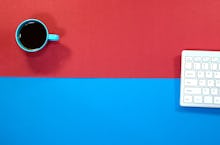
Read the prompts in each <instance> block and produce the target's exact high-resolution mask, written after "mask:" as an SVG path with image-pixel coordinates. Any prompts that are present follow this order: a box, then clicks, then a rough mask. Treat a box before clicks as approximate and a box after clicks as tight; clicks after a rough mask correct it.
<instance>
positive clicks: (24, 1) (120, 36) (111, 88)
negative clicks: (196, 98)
mask: <svg viewBox="0 0 220 145" xmlns="http://www.w3.org/2000/svg"><path fill="white" fill-rule="evenodd" d="M219 8H220V2H219V1H218V0H212V1H210V0H184V1H176V0H166V1H164V0H92V1H91V0H62V1H60V0H47V1H43V0H38V1H33V0H20V1H13V0H5V1H4V2H2V4H1V5H0V19H1V25H0V76H1V77H0V83H1V84H0V144H1V145H39V144H41V145H52V144H53V145H70V144H77V145H88V144H90V145H134V144H135V145H146V144H156V145H160V144H161V145H162V144H170V145H176V144H179V145H185V144H193V145H203V144H204V145H206V144H220V140H219V134H220V131H219V130H220V123H219V120H220V110H218V109H199V108H181V107H179V91H180V87H179V86H180V79H179V77H180V53H181V51H182V50H183V49H208V50H219V49H220V9H219ZM28 18H37V19H40V20H42V21H43V22H44V23H45V24H46V25H47V27H48V29H49V32H50V33H57V34H59V35H60V36H61V39H60V41H59V42H51V43H49V44H48V45H47V47H45V49H43V50H42V51H40V52H37V53H25V52H23V51H22V50H21V49H19V47H18V46H17V44H16V42H15V38H14V37H15V36H14V35H15V30H16V27H17V26H18V24H19V23H20V22H22V21H23V20H25V19H28Z"/></svg>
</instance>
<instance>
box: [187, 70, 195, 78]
mask: <svg viewBox="0 0 220 145" xmlns="http://www.w3.org/2000/svg"><path fill="white" fill-rule="evenodd" d="M195 76H196V72H195V71H185V77H187V78H194V77H195Z"/></svg>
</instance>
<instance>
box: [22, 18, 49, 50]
mask: <svg viewBox="0 0 220 145" xmlns="http://www.w3.org/2000/svg"><path fill="white" fill-rule="evenodd" d="M46 36H47V32H46V29H45V28H44V26H43V25H42V24H41V23H39V22H35V21H33V22H28V23H27V24H25V25H24V26H23V27H22V29H21V30H20V34H19V39H20V41H21V43H22V44H23V45H24V46H25V47H26V48H28V49H36V48H40V47H41V46H42V45H43V44H44V43H45V41H46Z"/></svg>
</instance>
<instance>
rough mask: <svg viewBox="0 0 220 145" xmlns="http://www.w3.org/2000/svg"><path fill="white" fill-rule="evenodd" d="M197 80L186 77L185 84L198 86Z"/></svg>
mask: <svg viewBox="0 0 220 145" xmlns="http://www.w3.org/2000/svg"><path fill="white" fill-rule="evenodd" d="M197 84H198V83H197V80H196V79H185V85H186V86H197Z"/></svg>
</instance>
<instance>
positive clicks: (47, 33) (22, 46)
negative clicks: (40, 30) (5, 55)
mask: <svg viewBox="0 0 220 145" xmlns="http://www.w3.org/2000/svg"><path fill="white" fill-rule="evenodd" d="M30 21H35V22H38V23H40V24H41V25H43V27H44V28H45V30H46V40H45V42H44V44H43V45H42V46H41V47H39V48H36V49H27V48H26V47H25V46H24V45H23V44H22V43H21V41H20V40H19V39H18V34H19V33H20V30H21V29H22V28H23V25H25V24H26V23H28V22H30ZM48 35H49V32H48V29H47V26H46V25H45V24H44V23H43V22H42V21H41V20H38V19H27V20H24V21H22V22H21V23H20V24H19V25H18V27H17V29H16V32H15V39H16V42H17V44H18V46H19V47H20V48H21V49H22V50H24V51H26V52H36V51H39V50H41V49H43V48H44V46H45V45H46V44H47V42H48Z"/></svg>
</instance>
